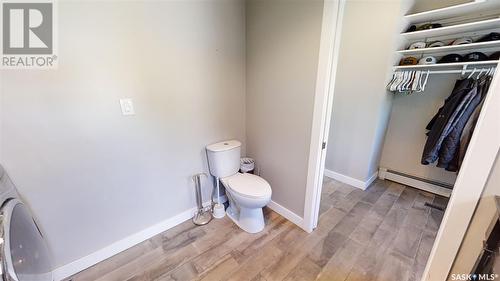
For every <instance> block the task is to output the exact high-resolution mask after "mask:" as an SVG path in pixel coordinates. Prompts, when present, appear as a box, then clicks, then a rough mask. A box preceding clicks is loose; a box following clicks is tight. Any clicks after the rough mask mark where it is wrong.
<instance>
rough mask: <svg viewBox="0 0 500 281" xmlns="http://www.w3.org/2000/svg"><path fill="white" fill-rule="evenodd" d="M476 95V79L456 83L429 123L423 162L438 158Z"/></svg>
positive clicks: (433, 160) (427, 162)
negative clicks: (450, 134) (447, 138)
mask: <svg viewBox="0 0 500 281" xmlns="http://www.w3.org/2000/svg"><path fill="white" fill-rule="evenodd" d="M476 95H477V87H476V81H475V80H474V79H463V80H458V81H457V82H456V83H455V87H454V89H453V92H452V93H451V95H450V96H449V97H448V98H447V99H446V100H445V103H444V105H443V106H442V107H441V108H440V109H439V111H438V113H437V114H436V115H435V116H434V118H432V120H431V122H429V124H428V125H427V129H429V130H430V131H429V133H428V138H427V141H426V143H425V146H424V151H423V153H422V161H421V162H422V164H424V165H428V164H430V163H433V162H435V161H436V160H437V159H438V157H439V151H440V149H441V146H442V144H443V141H444V139H445V138H446V137H447V136H448V134H449V133H450V132H451V131H452V130H453V128H454V127H453V126H455V125H456V124H458V121H459V120H460V117H461V116H462V115H463V114H464V112H465V108H466V106H467V105H468V104H469V103H471V102H472V99H473V97H475V96H476Z"/></svg>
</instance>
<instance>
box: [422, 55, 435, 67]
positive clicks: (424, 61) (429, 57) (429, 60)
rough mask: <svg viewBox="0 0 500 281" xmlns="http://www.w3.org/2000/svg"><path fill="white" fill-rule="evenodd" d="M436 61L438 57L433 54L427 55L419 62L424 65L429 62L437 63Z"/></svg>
mask: <svg viewBox="0 0 500 281" xmlns="http://www.w3.org/2000/svg"><path fill="white" fill-rule="evenodd" d="M436 63H437V59H436V58H435V57H433V56H425V57H423V58H421V59H420V60H419V61H418V64H422V65H429V64H436Z"/></svg>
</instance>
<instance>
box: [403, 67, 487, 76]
mask: <svg viewBox="0 0 500 281" xmlns="http://www.w3.org/2000/svg"><path fill="white" fill-rule="evenodd" d="M488 69H491V67H488V68H474V69H470V68H469V69H454V70H427V71H425V70H420V71H421V72H422V73H424V74H427V73H429V74H458V73H460V74H462V75H464V74H466V73H472V72H475V73H478V72H479V71H481V70H483V71H484V70H488ZM404 71H415V70H395V71H394V72H404ZM495 71H496V67H494V72H495Z"/></svg>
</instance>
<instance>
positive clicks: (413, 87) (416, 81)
mask: <svg viewBox="0 0 500 281" xmlns="http://www.w3.org/2000/svg"><path fill="white" fill-rule="evenodd" d="M420 72H421V71H420V70H417V71H416V72H415V79H413V84H412V87H411V90H412V91H417V90H418V86H419V85H418V82H419V81H420Z"/></svg>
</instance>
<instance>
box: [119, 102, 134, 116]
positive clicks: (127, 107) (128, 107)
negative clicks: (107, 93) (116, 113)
mask: <svg viewBox="0 0 500 281" xmlns="http://www.w3.org/2000/svg"><path fill="white" fill-rule="evenodd" d="M120 107H121V108H122V114H123V115H135V110H134V104H133V103H132V99H120Z"/></svg>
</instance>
